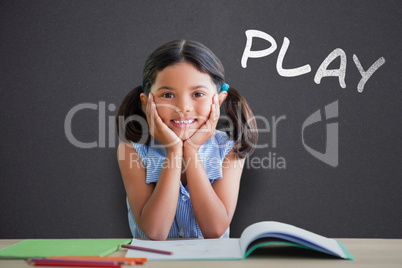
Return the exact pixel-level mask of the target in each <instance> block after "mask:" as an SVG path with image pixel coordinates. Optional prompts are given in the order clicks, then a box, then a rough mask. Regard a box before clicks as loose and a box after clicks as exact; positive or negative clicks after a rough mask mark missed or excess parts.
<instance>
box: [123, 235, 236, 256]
mask: <svg viewBox="0 0 402 268" xmlns="http://www.w3.org/2000/svg"><path fill="white" fill-rule="evenodd" d="M131 245H133V246H139V247H145V248H152V249H159V250H165V251H170V252H173V255H164V254H158V253H152V252H146V251H140V250H133V249H129V250H128V251H127V254H126V257H127V258H148V259H149V260H224V259H228V260H229V259H230V260H232V259H242V258H243V254H242V253H241V251H240V245H239V239H230V238H221V239H180V240H167V241H150V240H140V239H133V241H132V242H131Z"/></svg>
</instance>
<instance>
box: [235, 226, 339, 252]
mask: <svg viewBox="0 0 402 268" xmlns="http://www.w3.org/2000/svg"><path fill="white" fill-rule="evenodd" d="M263 237H272V238H280V239H284V240H287V241H291V242H294V243H297V244H300V245H304V246H307V247H309V248H312V249H315V250H318V251H324V252H327V253H330V254H333V255H336V256H339V257H342V258H346V255H345V253H344V252H343V250H342V249H341V247H340V246H339V245H338V243H337V242H336V240H334V239H330V238H326V237H324V236H321V235H318V234H315V233H312V232H310V231H307V230H304V229H301V228H298V227H296V226H293V225H290V224H286V223H280V222H275V221H266V222H258V223H255V224H252V225H250V226H249V227H247V228H246V229H245V230H244V231H243V233H242V235H241V237H240V248H241V251H242V253H243V254H244V255H245V254H246V251H247V247H248V245H249V244H250V243H251V242H253V241H254V240H256V239H259V238H263Z"/></svg>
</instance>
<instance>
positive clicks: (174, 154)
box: [118, 143, 183, 240]
mask: <svg viewBox="0 0 402 268" xmlns="http://www.w3.org/2000/svg"><path fill="white" fill-rule="evenodd" d="M123 156H124V157H123ZM182 156H183V152H182V149H181V148H180V150H176V149H175V148H174V147H172V148H171V149H169V150H168V151H167V155H166V159H165V163H164V166H163V167H164V168H162V171H161V174H160V177H159V180H158V183H157V184H156V185H155V183H150V184H148V183H146V168H145V167H144V164H143V163H142V160H141V158H140V157H139V155H138V153H137V151H136V150H135V149H134V147H133V146H132V144H128V143H120V144H119V147H118V162H119V167H120V171H121V175H122V177H123V182H124V187H125V189H126V193H127V198H128V203H129V204H130V207H131V211H132V213H133V215H134V218H135V221H136V222H137V224H138V226H139V227H140V228H141V230H142V231H143V232H144V234H145V235H146V236H147V237H148V238H149V239H152V240H164V239H166V238H167V236H168V234H169V231H170V228H171V226H172V223H173V220H174V217H175V214H176V207H177V198H178V195H179V189H180V177H181V164H182Z"/></svg>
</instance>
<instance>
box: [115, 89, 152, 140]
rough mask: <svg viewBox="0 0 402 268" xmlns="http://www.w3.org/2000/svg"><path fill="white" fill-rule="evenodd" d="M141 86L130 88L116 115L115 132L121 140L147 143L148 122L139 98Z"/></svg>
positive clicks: (141, 90) (148, 138)
mask: <svg viewBox="0 0 402 268" xmlns="http://www.w3.org/2000/svg"><path fill="white" fill-rule="evenodd" d="M143 92H144V91H143V87H142V86H138V87H136V88H134V89H133V90H131V91H130V92H129V93H128V94H127V96H126V97H125V98H124V100H123V102H122V103H121V105H120V108H119V111H118V112H117V115H116V127H117V133H118V134H119V137H120V139H121V140H123V141H125V142H128V141H133V142H136V143H143V144H148V143H149V141H150V137H149V136H150V135H148V122H147V118H146V115H145V113H144V111H143V110H142V102H141V99H140V95H141V93H143Z"/></svg>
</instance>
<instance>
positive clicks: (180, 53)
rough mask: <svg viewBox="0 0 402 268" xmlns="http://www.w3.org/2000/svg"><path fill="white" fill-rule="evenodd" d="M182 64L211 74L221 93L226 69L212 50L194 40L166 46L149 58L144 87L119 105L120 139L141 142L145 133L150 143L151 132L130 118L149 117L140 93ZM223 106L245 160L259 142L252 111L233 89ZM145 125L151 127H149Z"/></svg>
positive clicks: (147, 93)
mask: <svg viewBox="0 0 402 268" xmlns="http://www.w3.org/2000/svg"><path fill="white" fill-rule="evenodd" d="M180 62H188V63H191V64H192V65H194V67H195V68H197V69H198V70H200V71H201V72H204V73H207V74H209V75H210V76H211V78H212V81H213V82H214V83H215V85H216V87H217V91H218V92H219V91H220V88H221V86H222V84H223V83H224V81H225V77H224V68H223V65H222V63H221V61H220V60H219V59H218V57H216V56H215V54H214V53H213V52H212V51H211V50H209V49H208V48H207V47H206V46H204V45H203V44H201V43H199V42H195V41H186V40H175V41H171V42H169V43H166V44H164V45H162V46H161V47H159V48H157V49H156V50H155V51H154V52H152V54H151V55H150V56H149V57H148V59H147V60H146V62H145V66H144V70H143V75H142V85H141V86H138V87H136V88H134V89H133V90H132V91H131V92H129V93H128V95H127V96H126V97H125V98H124V100H123V102H122V104H121V105H120V108H119V111H118V113H117V116H116V124H117V131H118V133H119V135H120V138H121V139H123V140H132V141H133V142H139V141H140V140H142V139H143V138H144V135H145V132H146V134H147V137H146V140H145V141H143V143H146V144H148V143H149V141H150V138H151V137H150V136H151V135H148V129H142V127H143V126H144V125H143V124H140V122H138V121H137V120H128V119H129V118H130V117H131V116H137V118H139V119H141V120H142V121H143V120H145V122H147V119H146V115H145V114H144V112H143V110H142V102H141V100H140V94H141V93H145V94H146V95H149V91H150V88H151V86H152V84H153V83H154V82H155V79H156V75H157V74H158V72H160V71H162V70H163V69H164V68H166V67H168V66H170V65H173V64H176V63H180ZM224 103H225V105H224V107H225V110H226V114H227V116H228V117H229V119H230V120H231V121H232V122H235V124H234V125H233V131H230V130H228V131H226V133H227V134H228V135H229V137H230V139H232V140H235V141H236V144H235V146H234V149H235V152H236V155H237V157H240V158H245V157H247V156H248V155H251V153H252V152H253V151H254V149H255V146H256V144H257V140H258V132H257V123H256V121H255V118H254V115H253V112H252V111H251V109H250V107H249V105H248V103H247V101H246V100H245V99H244V98H243V96H242V95H240V93H239V92H238V91H237V90H235V89H234V88H233V87H230V88H229V90H228V96H227V98H226V100H225V101H224ZM121 119H124V120H121ZM123 121H124V122H123ZM126 121H127V122H126ZM124 124H125V125H124ZM146 126H147V127H148V124H146ZM122 132H124V133H122ZM123 134H124V136H123V137H122V135H123Z"/></svg>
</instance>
